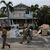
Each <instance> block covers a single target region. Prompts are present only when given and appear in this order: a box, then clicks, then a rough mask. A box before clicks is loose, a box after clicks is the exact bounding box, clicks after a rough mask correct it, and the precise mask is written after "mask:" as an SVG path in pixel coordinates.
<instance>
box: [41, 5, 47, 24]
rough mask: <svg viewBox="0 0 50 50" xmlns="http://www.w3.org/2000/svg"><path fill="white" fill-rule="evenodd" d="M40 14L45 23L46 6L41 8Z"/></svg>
mask: <svg viewBox="0 0 50 50" xmlns="http://www.w3.org/2000/svg"><path fill="white" fill-rule="evenodd" d="M41 13H42V17H43V19H44V21H43V22H44V23H46V21H47V14H48V6H46V5H44V6H43V7H42V8H41Z"/></svg>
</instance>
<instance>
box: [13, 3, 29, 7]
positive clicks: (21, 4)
mask: <svg viewBox="0 0 50 50" xmlns="http://www.w3.org/2000/svg"><path fill="white" fill-rule="evenodd" d="M17 7H19V8H20V7H25V8H27V7H28V8H30V7H29V6H27V5H25V4H23V3H20V4H18V5H16V6H14V8H17Z"/></svg>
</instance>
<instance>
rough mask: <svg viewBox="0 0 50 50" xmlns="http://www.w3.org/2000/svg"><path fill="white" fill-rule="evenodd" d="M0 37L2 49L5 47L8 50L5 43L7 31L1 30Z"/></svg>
mask: <svg viewBox="0 0 50 50" xmlns="http://www.w3.org/2000/svg"><path fill="white" fill-rule="evenodd" d="M1 37H2V39H3V45H2V49H4V48H5V45H6V46H8V47H9V48H10V45H9V44H8V43H6V38H7V30H6V29H2V35H1Z"/></svg>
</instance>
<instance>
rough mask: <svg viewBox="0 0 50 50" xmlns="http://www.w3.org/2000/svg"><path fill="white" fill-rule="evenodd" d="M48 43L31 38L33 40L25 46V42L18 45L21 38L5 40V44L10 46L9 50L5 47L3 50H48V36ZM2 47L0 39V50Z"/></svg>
mask: <svg viewBox="0 0 50 50" xmlns="http://www.w3.org/2000/svg"><path fill="white" fill-rule="evenodd" d="M47 39H48V42H45V40H43V39H42V38H35V37H34V38H33V40H32V41H31V42H30V43H29V44H27V43H26V42H25V43H23V44H20V41H21V38H16V39H14V38H13V39H10V38H7V42H9V44H10V45H11V48H10V49H9V48H8V47H7V46H6V48H5V50H25V49H26V50H50V36H49V37H47ZM1 47H2V39H1V38H0V50H2V49H1Z"/></svg>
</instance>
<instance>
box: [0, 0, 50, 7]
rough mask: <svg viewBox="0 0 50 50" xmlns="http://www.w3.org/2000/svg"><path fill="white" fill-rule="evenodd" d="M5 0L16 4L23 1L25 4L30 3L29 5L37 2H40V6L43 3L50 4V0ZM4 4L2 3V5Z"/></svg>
mask: <svg viewBox="0 0 50 50" xmlns="http://www.w3.org/2000/svg"><path fill="white" fill-rule="evenodd" d="M0 1H1V0H0ZM5 1H6V2H9V1H11V2H12V3H13V5H14V6H15V5H17V4H19V3H23V4H25V5H28V6H31V5H35V4H38V5H39V6H40V7H41V6H42V5H49V6H50V0H5ZM3 5H4V4H0V7H1V6H3Z"/></svg>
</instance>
